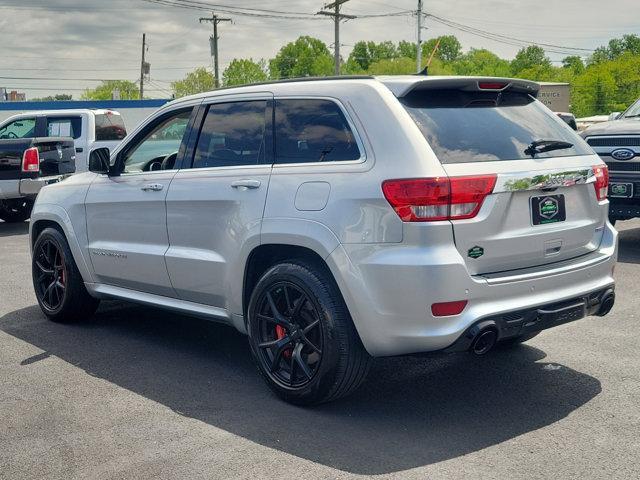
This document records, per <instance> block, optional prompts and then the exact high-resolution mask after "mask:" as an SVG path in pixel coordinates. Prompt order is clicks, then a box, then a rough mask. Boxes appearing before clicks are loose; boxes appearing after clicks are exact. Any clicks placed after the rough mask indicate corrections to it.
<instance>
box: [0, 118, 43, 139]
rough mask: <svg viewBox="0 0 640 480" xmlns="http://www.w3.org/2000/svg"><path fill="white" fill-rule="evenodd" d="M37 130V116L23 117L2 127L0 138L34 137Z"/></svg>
mask: <svg viewBox="0 0 640 480" xmlns="http://www.w3.org/2000/svg"><path fill="white" fill-rule="evenodd" d="M35 132H36V119H35V118H21V119H20V120H14V121H13V122H11V123H9V124H8V125H5V126H4V127H2V128H0V138H3V139H6V138H33V137H34V136H35Z"/></svg>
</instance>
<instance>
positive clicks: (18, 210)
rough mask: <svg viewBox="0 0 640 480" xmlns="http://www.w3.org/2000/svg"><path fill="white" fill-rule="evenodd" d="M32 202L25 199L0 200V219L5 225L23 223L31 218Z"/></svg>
mask: <svg viewBox="0 0 640 480" xmlns="http://www.w3.org/2000/svg"><path fill="white" fill-rule="evenodd" d="M32 208H33V201H31V200H29V199H27V198H16V199H10V200H0V219H1V220H4V221H5V222H7V223H19V222H24V221H25V220H26V219H28V218H29V217H30V216H31V209H32Z"/></svg>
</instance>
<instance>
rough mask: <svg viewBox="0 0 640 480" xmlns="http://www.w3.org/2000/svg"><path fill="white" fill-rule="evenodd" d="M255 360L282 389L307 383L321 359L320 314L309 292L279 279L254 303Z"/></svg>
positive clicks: (298, 386) (321, 334)
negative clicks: (255, 327) (256, 349)
mask: <svg viewBox="0 0 640 480" xmlns="http://www.w3.org/2000/svg"><path fill="white" fill-rule="evenodd" d="M257 321H258V338H257V347H258V352H257V354H258V359H259V361H260V363H261V364H262V367H263V369H264V371H266V372H267V374H268V375H269V377H270V378H271V379H272V380H273V381H274V382H276V383H278V384H279V385H281V386H282V387H285V388H294V389H297V388H300V387H304V386H305V385H306V384H308V383H309V382H310V381H311V380H312V379H313V377H314V375H315V374H316V372H317V371H318V369H319V367H320V364H321V362H322V349H323V344H324V339H323V332H322V328H321V316H320V312H319V311H318V307H317V306H316V305H315V304H314V303H313V302H312V301H311V299H310V297H309V295H308V294H307V293H306V292H305V291H304V290H303V289H302V288H300V287H299V286H297V285H295V284H293V283H291V282H278V283H275V284H273V285H272V286H270V288H269V289H268V290H266V291H264V292H263V293H262V295H261V296H260V298H259V299H258V302H257Z"/></svg>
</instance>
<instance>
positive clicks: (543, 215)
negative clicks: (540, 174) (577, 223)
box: [531, 195, 567, 225]
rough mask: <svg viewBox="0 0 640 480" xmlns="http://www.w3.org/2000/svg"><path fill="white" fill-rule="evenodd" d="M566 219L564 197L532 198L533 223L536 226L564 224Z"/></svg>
mask: <svg viewBox="0 0 640 480" xmlns="http://www.w3.org/2000/svg"><path fill="white" fill-rule="evenodd" d="M566 218H567V213H566V210H565V206H564V195H546V196H544V197H531V221H532V223H533V224H534V225H544V224H547V223H557V222H564V221H565V220H566Z"/></svg>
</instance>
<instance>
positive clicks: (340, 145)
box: [275, 99, 361, 163]
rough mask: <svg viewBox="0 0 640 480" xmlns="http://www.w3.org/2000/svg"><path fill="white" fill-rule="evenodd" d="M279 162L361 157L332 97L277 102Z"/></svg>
mask: <svg viewBox="0 0 640 480" xmlns="http://www.w3.org/2000/svg"><path fill="white" fill-rule="evenodd" d="M275 128H276V163H301V162H336V161H341V160H358V159H359V158H360V156H361V155H360V150H359V149H358V145H357V143H356V140H355V138H354V136H353V132H352V131H351V128H350V127H349V123H348V122H347V119H346V118H345V116H344V114H343V113H342V110H340V107H338V105H336V104H335V103H334V102H332V101H330V100H311V99H309V100H294V99H291V100H278V101H277V102H276V122H275Z"/></svg>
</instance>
